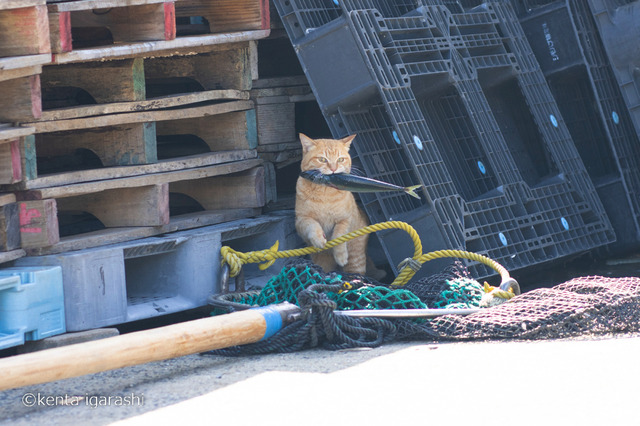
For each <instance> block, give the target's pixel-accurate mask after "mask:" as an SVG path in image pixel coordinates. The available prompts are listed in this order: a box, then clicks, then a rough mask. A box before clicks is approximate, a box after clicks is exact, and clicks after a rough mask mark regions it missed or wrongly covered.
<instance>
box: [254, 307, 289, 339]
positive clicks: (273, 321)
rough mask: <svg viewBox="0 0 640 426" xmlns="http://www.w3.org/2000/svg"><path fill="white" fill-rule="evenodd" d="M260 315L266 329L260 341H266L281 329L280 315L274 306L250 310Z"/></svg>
mask: <svg viewBox="0 0 640 426" xmlns="http://www.w3.org/2000/svg"><path fill="white" fill-rule="evenodd" d="M252 309H254V310H256V311H258V312H260V313H261V314H262V316H263V317H264V320H265V322H266V323H267V328H266V329H265V331H264V336H262V339H260V340H266V339H268V338H269V337H271V336H273V335H274V334H276V333H277V332H278V331H280V329H281V328H282V315H280V312H279V311H278V309H277V308H276V307H275V306H263V307H260V308H252Z"/></svg>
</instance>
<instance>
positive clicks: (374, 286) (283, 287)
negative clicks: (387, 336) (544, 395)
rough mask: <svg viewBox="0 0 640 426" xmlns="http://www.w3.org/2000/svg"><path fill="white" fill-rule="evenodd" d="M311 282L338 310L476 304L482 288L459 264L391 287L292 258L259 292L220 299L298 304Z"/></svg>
mask: <svg viewBox="0 0 640 426" xmlns="http://www.w3.org/2000/svg"><path fill="white" fill-rule="evenodd" d="M313 285H316V286H321V287H322V288H323V290H324V292H325V293H326V295H327V296H328V298H329V299H330V300H333V301H334V302H336V304H337V309H338V310H354V309H424V308H477V307H478V306H479V303H480V299H481V298H482V294H483V292H484V291H483V287H482V285H481V284H480V283H478V282H477V281H475V280H473V279H471V278H469V277H468V276H466V275H465V271H464V268H463V267H462V266H461V264H455V265H452V266H451V267H450V268H448V269H447V270H446V271H445V272H443V273H442V274H440V275H438V276H434V277H433V278H432V279H431V280H430V282H428V283H425V282H424V281H421V282H420V283H419V284H418V285H415V284H414V285H407V286H404V287H395V288H394V287H389V286H386V285H383V284H381V283H379V282H377V281H375V280H373V279H371V278H367V277H365V276H362V275H357V274H339V273H335V272H334V273H329V274H327V273H324V271H322V269H321V268H320V267H319V266H317V265H314V264H313V263H311V262H309V261H306V260H294V261H290V262H289V263H288V264H287V265H285V267H284V268H282V270H281V271H280V273H279V274H278V275H276V276H274V277H273V278H272V279H271V280H270V281H269V282H268V283H267V285H266V286H265V287H264V288H263V289H262V290H260V291H259V292H248V293H243V294H230V295H223V296H221V297H220V298H219V299H226V300H229V301H233V302H236V303H241V304H247V305H252V306H266V305H271V304H274V303H281V302H289V303H294V304H296V305H300V303H299V300H298V295H299V294H300V292H301V291H303V290H306V289H308V288H309V287H311V286H313Z"/></svg>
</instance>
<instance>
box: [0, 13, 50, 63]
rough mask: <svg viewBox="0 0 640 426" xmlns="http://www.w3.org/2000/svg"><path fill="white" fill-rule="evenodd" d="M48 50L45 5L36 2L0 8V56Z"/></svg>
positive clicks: (47, 23) (31, 53) (45, 51)
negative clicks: (35, 3)
mask: <svg viewBox="0 0 640 426" xmlns="http://www.w3.org/2000/svg"><path fill="white" fill-rule="evenodd" d="M26 4H28V3H26ZM49 52H51V47H50V43H49V21H48V16H47V6H45V5H44V4H37V5H31V6H25V7H19V8H11V9H0V57H10V56H25V55H38V54H42V53H49Z"/></svg>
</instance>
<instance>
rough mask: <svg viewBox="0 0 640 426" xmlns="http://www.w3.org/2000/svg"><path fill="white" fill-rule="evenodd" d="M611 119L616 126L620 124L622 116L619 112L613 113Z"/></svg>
mask: <svg viewBox="0 0 640 426" xmlns="http://www.w3.org/2000/svg"><path fill="white" fill-rule="evenodd" d="M611 118H613V122H614V123H616V124H618V123H620V116H619V115H618V113H617V112H615V111H613V112H612V113H611Z"/></svg>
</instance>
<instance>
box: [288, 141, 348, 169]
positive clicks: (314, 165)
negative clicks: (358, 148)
mask: <svg viewBox="0 0 640 426" xmlns="http://www.w3.org/2000/svg"><path fill="white" fill-rule="evenodd" d="M355 137H356V135H351V136H347V137H346V138H343V139H311V138H310V137H308V136H306V135H304V134H302V133H300V142H301V143H302V164H301V165H300V166H301V169H302V171H307V170H320V172H322V173H323V174H325V175H330V174H333V173H350V172H351V155H349V147H350V146H351V141H353V138H355Z"/></svg>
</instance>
